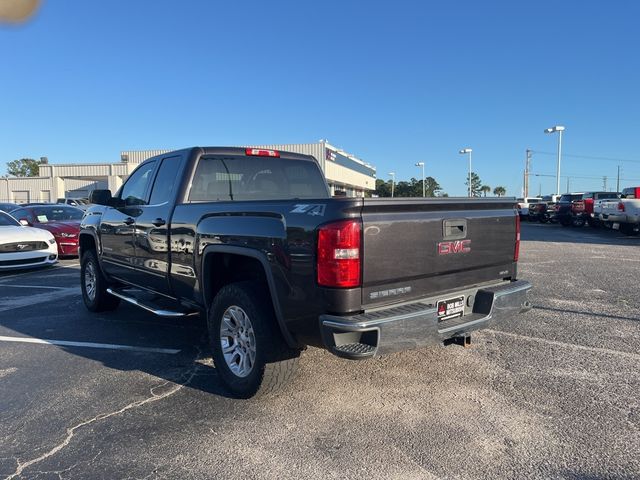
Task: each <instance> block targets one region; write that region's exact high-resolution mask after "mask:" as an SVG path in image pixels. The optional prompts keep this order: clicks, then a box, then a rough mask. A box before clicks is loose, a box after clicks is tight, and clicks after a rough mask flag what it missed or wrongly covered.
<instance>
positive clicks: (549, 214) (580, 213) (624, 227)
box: [518, 187, 640, 235]
mask: <svg viewBox="0 0 640 480" xmlns="http://www.w3.org/2000/svg"><path fill="white" fill-rule="evenodd" d="M531 200H532V199H531V198H521V199H518V212H519V213H520V218H521V219H523V220H528V221H530V222H541V223H547V222H552V223H559V224H560V225H562V226H563V227H570V226H572V227H582V226H584V225H585V224H588V225H589V226H591V227H593V228H601V227H605V228H612V229H614V230H620V231H621V232H622V233H624V234H626V235H636V234H638V233H639V232H640V187H631V188H625V189H624V190H623V191H622V192H621V193H618V192H572V193H564V194H562V195H547V196H544V197H539V198H537V201H531Z"/></svg>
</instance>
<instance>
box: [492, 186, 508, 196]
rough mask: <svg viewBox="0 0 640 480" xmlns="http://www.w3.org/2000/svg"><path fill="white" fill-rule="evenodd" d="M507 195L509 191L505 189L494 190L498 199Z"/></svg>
mask: <svg viewBox="0 0 640 480" xmlns="http://www.w3.org/2000/svg"><path fill="white" fill-rule="evenodd" d="M505 193H507V189H506V188H504V187H496V188H494V189H493V194H494V195H497V196H498V197H502V196H504V194H505Z"/></svg>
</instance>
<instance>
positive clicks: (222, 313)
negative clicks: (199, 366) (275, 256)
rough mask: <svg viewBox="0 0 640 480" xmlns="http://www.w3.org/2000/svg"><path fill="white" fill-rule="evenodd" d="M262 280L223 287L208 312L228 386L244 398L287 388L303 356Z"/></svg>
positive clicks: (215, 357)
mask: <svg viewBox="0 0 640 480" xmlns="http://www.w3.org/2000/svg"><path fill="white" fill-rule="evenodd" d="M264 291H265V287H264V286H263V285H262V284H260V283H258V282H238V283H232V284H230V285H227V286H225V287H223V288H222V289H221V290H220V291H219V292H218V294H217V295H216V297H215V299H214V300H213V304H212V305H211V309H210V311H209V316H208V322H207V323H208V329H209V339H210V342H211V349H212V351H213V361H214V363H215V366H216V370H217V371H218V372H219V374H220V377H221V379H222V381H223V382H224V384H225V386H226V387H227V388H228V389H229V390H230V391H231V392H232V393H233V394H234V395H235V396H237V397H239V398H250V397H254V396H260V395H264V394H268V393H272V392H275V391H278V390H279V389H281V388H282V387H283V386H284V385H286V384H287V383H288V382H289V381H290V380H291V378H293V376H294V375H295V372H296V370H297V365H298V358H299V356H300V351H299V350H294V349H291V348H290V347H289V346H288V345H287V344H286V342H285V341H284V338H282V334H281V333H280V330H279V329H278V325H277V323H276V319H275V315H274V313H273V307H272V305H271V301H270V299H269V297H268V296H267V295H265V293H264Z"/></svg>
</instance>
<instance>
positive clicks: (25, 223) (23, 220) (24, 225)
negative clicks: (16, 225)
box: [18, 218, 29, 227]
mask: <svg viewBox="0 0 640 480" xmlns="http://www.w3.org/2000/svg"><path fill="white" fill-rule="evenodd" d="M18 221H19V222H20V225H22V226H23V227H28V226H29V220H27V219H26V218H21V219H20V220H18Z"/></svg>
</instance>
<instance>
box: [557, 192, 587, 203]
mask: <svg viewBox="0 0 640 480" xmlns="http://www.w3.org/2000/svg"><path fill="white" fill-rule="evenodd" d="M574 200H582V194H581V193H578V194H574V193H565V194H563V195H562V196H561V197H560V201H561V202H573V201H574Z"/></svg>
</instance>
